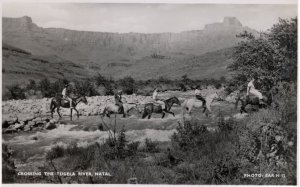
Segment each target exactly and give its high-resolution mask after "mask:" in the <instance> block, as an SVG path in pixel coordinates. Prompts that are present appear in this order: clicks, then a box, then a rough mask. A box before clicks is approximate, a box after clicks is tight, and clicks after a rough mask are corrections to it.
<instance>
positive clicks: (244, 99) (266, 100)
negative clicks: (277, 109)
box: [235, 90, 273, 114]
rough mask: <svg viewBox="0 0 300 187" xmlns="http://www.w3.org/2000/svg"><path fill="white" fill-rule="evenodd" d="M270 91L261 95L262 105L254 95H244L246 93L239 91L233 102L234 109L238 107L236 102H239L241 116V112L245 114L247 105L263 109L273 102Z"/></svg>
mask: <svg viewBox="0 0 300 187" xmlns="http://www.w3.org/2000/svg"><path fill="white" fill-rule="evenodd" d="M271 91H272V90H270V91H269V92H267V93H266V94H263V99H262V100H263V103H260V101H259V98H258V97H257V96H254V95H248V96H247V94H246V91H240V92H239V93H238V95H237V98H236V102H235V109H237V106H238V102H239V101H241V104H242V106H241V109H240V112H241V114H242V113H243V112H245V113H247V111H246V106H247V105H249V104H250V105H252V106H253V105H256V106H258V107H259V108H265V107H267V106H270V105H271V104H272V101H273V96H272V92H271Z"/></svg>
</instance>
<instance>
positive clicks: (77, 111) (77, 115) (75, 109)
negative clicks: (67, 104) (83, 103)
mask: <svg viewBox="0 0 300 187" xmlns="http://www.w3.org/2000/svg"><path fill="white" fill-rule="evenodd" d="M74 110H75V111H76V113H77V118H79V112H78V110H77V109H76V108H74Z"/></svg>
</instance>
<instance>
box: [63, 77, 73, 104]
mask: <svg viewBox="0 0 300 187" xmlns="http://www.w3.org/2000/svg"><path fill="white" fill-rule="evenodd" d="M68 89H69V84H68V83H66V84H65V86H64V89H63V91H62V93H61V95H62V97H63V99H66V100H68V101H69V102H70V109H71V108H73V106H72V102H73V101H72V99H71V98H70V97H69V96H68V91H69V90H68Z"/></svg>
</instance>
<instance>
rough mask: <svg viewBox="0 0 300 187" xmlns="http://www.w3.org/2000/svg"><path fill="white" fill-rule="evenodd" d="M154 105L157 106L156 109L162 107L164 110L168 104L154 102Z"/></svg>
mask: <svg viewBox="0 0 300 187" xmlns="http://www.w3.org/2000/svg"><path fill="white" fill-rule="evenodd" d="M153 105H154V106H156V107H158V106H161V107H162V109H165V108H166V104H165V103H164V104H163V105H162V104H161V103H157V102H153Z"/></svg>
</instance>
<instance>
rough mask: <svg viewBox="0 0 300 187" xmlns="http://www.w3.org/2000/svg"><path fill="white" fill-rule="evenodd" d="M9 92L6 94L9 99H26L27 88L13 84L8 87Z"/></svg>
mask: <svg viewBox="0 0 300 187" xmlns="http://www.w3.org/2000/svg"><path fill="white" fill-rule="evenodd" d="M6 88H7V90H8V93H7V94H6V97H7V99H26V97H25V90H24V89H23V88H21V87H20V86H19V85H17V84H16V85H12V86H7V87H6Z"/></svg>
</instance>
